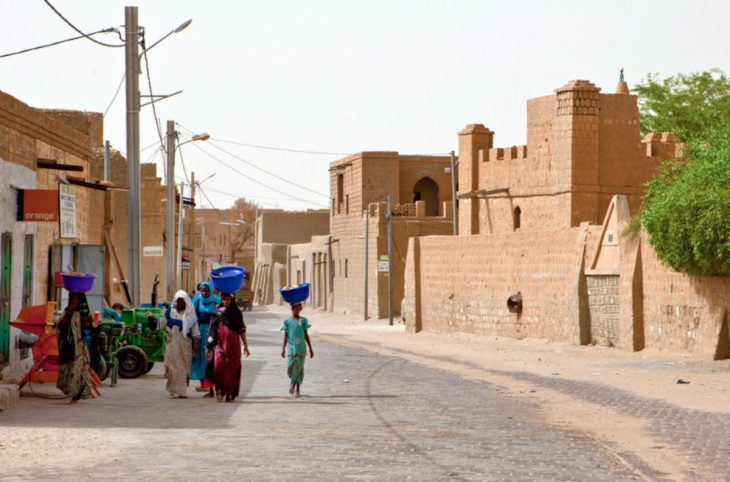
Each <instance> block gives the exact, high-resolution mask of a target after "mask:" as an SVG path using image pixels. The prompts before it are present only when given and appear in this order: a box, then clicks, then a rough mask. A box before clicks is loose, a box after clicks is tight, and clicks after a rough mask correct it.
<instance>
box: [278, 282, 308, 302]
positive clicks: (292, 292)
mask: <svg viewBox="0 0 730 482" xmlns="http://www.w3.org/2000/svg"><path fill="white" fill-rule="evenodd" d="M279 293H281V297H282V298H284V301H286V302H287V303H301V302H303V301H304V300H306V299H307V298H309V283H302V284H300V285H299V286H297V287H296V288H282V289H280V290H279Z"/></svg>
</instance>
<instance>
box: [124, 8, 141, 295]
mask: <svg viewBox="0 0 730 482" xmlns="http://www.w3.org/2000/svg"><path fill="white" fill-rule="evenodd" d="M124 26H125V33H126V35H125V39H126V44H125V48H124V52H125V55H126V69H127V70H126V72H127V75H126V94H127V184H128V185H129V192H128V194H127V226H128V231H127V244H128V246H127V249H128V258H129V259H128V270H127V280H128V281H129V290H130V292H131V295H132V304H133V305H135V306H139V304H140V270H141V268H142V264H141V260H140V248H141V244H142V243H141V240H142V236H141V230H142V225H141V221H140V212H139V211H140V192H139V191H140V180H139V177H140V175H139V75H140V68H139V24H138V23H137V7H124Z"/></svg>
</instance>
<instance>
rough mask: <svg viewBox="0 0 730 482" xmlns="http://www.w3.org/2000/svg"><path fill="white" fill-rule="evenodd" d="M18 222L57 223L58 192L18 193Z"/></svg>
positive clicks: (32, 191) (48, 190) (31, 191)
mask: <svg viewBox="0 0 730 482" xmlns="http://www.w3.org/2000/svg"><path fill="white" fill-rule="evenodd" d="M18 221H25V222H37V223H57V222H58V191H57V190H55V189H23V190H21V191H18Z"/></svg>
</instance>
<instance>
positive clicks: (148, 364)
mask: <svg viewBox="0 0 730 482" xmlns="http://www.w3.org/2000/svg"><path fill="white" fill-rule="evenodd" d="M153 366H155V362H151V361H148V362H147V368H145V370H144V374H145V375H147V374H148V373H149V372H150V370H152V367H153Z"/></svg>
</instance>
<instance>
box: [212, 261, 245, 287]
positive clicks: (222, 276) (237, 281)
mask: <svg viewBox="0 0 730 482" xmlns="http://www.w3.org/2000/svg"><path fill="white" fill-rule="evenodd" d="M245 273H246V269H245V268H241V267H240V266H224V267H222V268H217V269H214V270H213V271H211V272H210V280H211V282H212V283H213V288H215V289H216V290H217V291H220V292H221V293H235V292H236V291H238V290H240V289H241V285H243V275H244V274H245Z"/></svg>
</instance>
